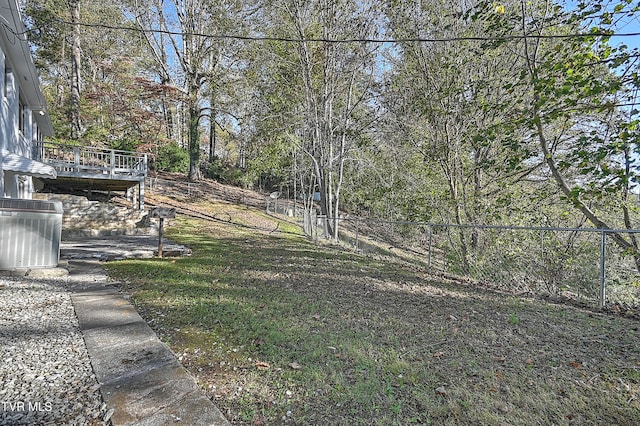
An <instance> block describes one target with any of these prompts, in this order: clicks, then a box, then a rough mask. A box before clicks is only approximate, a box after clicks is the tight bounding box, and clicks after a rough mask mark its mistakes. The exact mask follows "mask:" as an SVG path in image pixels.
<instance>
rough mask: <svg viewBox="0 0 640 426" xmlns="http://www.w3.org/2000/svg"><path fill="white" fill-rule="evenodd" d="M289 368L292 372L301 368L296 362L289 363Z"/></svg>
mask: <svg viewBox="0 0 640 426" xmlns="http://www.w3.org/2000/svg"><path fill="white" fill-rule="evenodd" d="M289 367H291V368H293V369H294V370H300V369H301V368H302V366H301V365H300V364H298V363H297V362H292V363H290V364H289Z"/></svg>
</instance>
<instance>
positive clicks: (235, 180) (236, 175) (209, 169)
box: [201, 157, 254, 188]
mask: <svg viewBox="0 0 640 426" xmlns="http://www.w3.org/2000/svg"><path fill="white" fill-rule="evenodd" d="M201 168H202V172H203V174H204V176H206V177H207V178H209V179H215V180H217V181H218V182H222V183H225V184H227V185H234V186H239V187H242V188H252V187H253V185H254V182H253V180H252V179H251V177H250V176H248V175H247V173H246V171H245V170H243V169H241V168H240V167H237V166H234V165H231V164H228V163H227V162H224V161H222V159H220V158H218V157H215V158H214V159H213V161H208V162H207V163H204V164H202V166H201Z"/></svg>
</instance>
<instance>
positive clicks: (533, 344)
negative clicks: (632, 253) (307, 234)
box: [107, 204, 640, 425]
mask: <svg viewBox="0 0 640 426" xmlns="http://www.w3.org/2000/svg"><path fill="white" fill-rule="evenodd" d="M199 207H200V208H202V209H207V210H208V211H210V212H211V213H212V214H213V215H216V216H217V217H225V218H226V217H228V218H231V219H232V220H233V221H235V222H242V223H244V224H245V225H250V226H251V225H252V224H256V223H259V224H261V226H260V228H262V229H276V226H277V229H278V231H285V232H284V233H282V232H269V231H264V230H262V231H261V230H256V229H251V227H250V226H249V227H239V226H233V225H229V224H225V223H221V222H213V221H209V222H208V221H203V220H195V219H187V218H184V217H179V219H177V220H175V221H174V224H173V226H171V227H170V228H169V229H168V231H167V236H168V237H169V238H171V239H173V240H174V241H176V242H180V243H182V244H186V245H188V246H189V247H191V248H192V250H193V256H192V257H190V258H178V259H146V260H127V261H120V262H113V263H109V264H107V270H108V272H109V274H110V276H111V277H112V278H113V279H114V280H119V281H121V282H122V287H123V290H124V291H126V292H129V293H130V294H131V295H132V298H133V301H134V303H135V304H136V306H137V308H138V310H139V311H140V313H141V315H142V316H143V317H144V318H145V319H146V320H147V321H148V323H149V325H150V326H151V327H152V328H154V329H155V330H156V332H157V333H158V335H159V336H160V338H161V339H162V340H164V341H165V342H166V343H167V344H169V346H170V347H171V348H172V349H173V351H174V352H175V353H176V354H177V355H178V356H179V358H180V360H181V362H182V363H183V365H184V366H185V367H187V368H188V369H189V370H190V371H191V372H192V373H193V375H194V376H195V377H197V379H198V380H199V382H200V385H201V386H202V388H203V389H205V390H206V391H207V392H208V394H209V395H210V397H211V398H212V399H213V400H214V401H215V402H216V404H217V405H218V407H219V408H220V409H221V410H222V412H223V413H224V414H225V415H226V416H227V418H228V419H229V420H230V421H231V422H232V423H233V424H247V425H263V424H264V425H271V424H299V425H315V424H344V425H358V424H361V425H373V424H379V425H392V424H398V425H406V424H436V425H441V424H451V425H465V424H469V425H471V424H473V425H482V424H485V425H536V424H540V425H550V424H555V425H564V424H602V425H634V424H640V333H639V331H638V328H639V327H640V323H639V322H638V321H637V320H633V319H629V318H623V317H616V316H611V315H605V314H601V313H598V312H594V311H589V310H583V309H580V308H576V307H573V306H566V305H562V304H550V303H547V302H544V301H540V300H534V299H522V298H518V297H513V296H510V295H505V294H499V293H494V292H489V291H486V290H483V289H478V288H473V287H470V286H467V285H462V284H457V283H453V282H443V281H442V280H439V279H437V278H435V277H432V276H430V275H429V274H428V273H427V271H424V270H420V269H419V268H416V267H411V266H410V265H408V264H406V263H402V262H400V261H398V260H394V259H393V258H384V259H383V258H380V257H377V258H376V257H370V256H365V255H360V254H356V253H352V252H348V251H344V250H341V249H339V248H336V247H332V246H329V245H319V246H317V245H315V244H314V243H313V242H311V241H309V240H307V239H306V238H304V237H303V236H301V235H299V234H298V232H297V230H296V228H293V227H291V226H289V225H287V224H286V223H284V222H282V223H280V224H278V223H277V221H276V219H273V218H270V217H266V216H264V215H262V214H261V213H259V212H257V211H252V210H248V209H243V208H241V207H235V206H232V205H228V204H219V205H216V204H206V205H205V204H202V205H200V206H199Z"/></svg>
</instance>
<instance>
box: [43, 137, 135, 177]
mask: <svg viewBox="0 0 640 426" xmlns="http://www.w3.org/2000/svg"><path fill="white" fill-rule="evenodd" d="M33 156H34V159H37V160H38V161H41V162H43V163H46V164H49V165H50V166H52V167H54V168H55V169H56V171H57V172H58V175H59V176H77V177H96V178H98V177H102V178H104V179H123V180H142V179H144V177H145V176H146V173H147V156H146V155H145V154H137V153H135V152H131V151H122V150H117V149H105V148H96V147H92V146H73V145H63V144H52V143H43V144H38V145H37V146H35V147H34V153H33Z"/></svg>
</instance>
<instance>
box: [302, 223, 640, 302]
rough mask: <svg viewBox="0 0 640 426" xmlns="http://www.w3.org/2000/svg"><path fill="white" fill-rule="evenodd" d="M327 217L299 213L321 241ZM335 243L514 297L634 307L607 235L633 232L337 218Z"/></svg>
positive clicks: (637, 288)
mask: <svg viewBox="0 0 640 426" xmlns="http://www.w3.org/2000/svg"><path fill="white" fill-rule="evenodd" d="M331 220H332V219H330V218H327V217H324V216H316V215H313V214H311V215H309V214H307V215H305V221H304V225H305V226H304V229H305V233H306V234H307V235H308V236H310V237H311V238H314V239H322V238H329V232H328V226H327V224H328V223H330V221H331ZM339 222H340V228H341V230H340V238H339V239H340V240H341V241H342V242H343V243H346V244H349V245H351V247H353V248H354V249H355V250H357V251H360V252H370V253H378V254H383V255H395V256H400V257H403V258H405V259H406V260H407V261H410V262H412V263H414V264H416V265H419V266H421V267H423V268H425V269H426V270H428V271H429V272H431V273H434V274H440V275H443V276H449V277H452V278H458V279H464V280H470V281H472V282H474V283H476V284H479V285H483V286H486V287H491V288H495V289H498V290H506V291H509V292H515V293H520V294H535V295H544V296H563V297H565V298H569V299H571V300H575V301H577V302H581V303H587V304H590V305H597V306H599V307H604V306H605V304H607V303H616V304H623V305H626V306H633V307H635V306H637V305H638V304H640V273H639V272H638V267H637V266H636V261H635V258H634V256H633V255H631V254H630V253H624V252H623V250H622V249H621V248H620V247H619V246H618V244H617V243H616V242H615V241H614V238H613V234H617V235H618V236H622V237H624V238H626V239H627V240H628V239H630V238H631V237H632V236H634V235H635V234H637V233H640V230H598V229H588V228H536V227H509V226H474V225H453V224H430V223H419V222H393V221H380V220H363V219H349V218H343V219H340V220H339Z"/></svg>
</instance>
